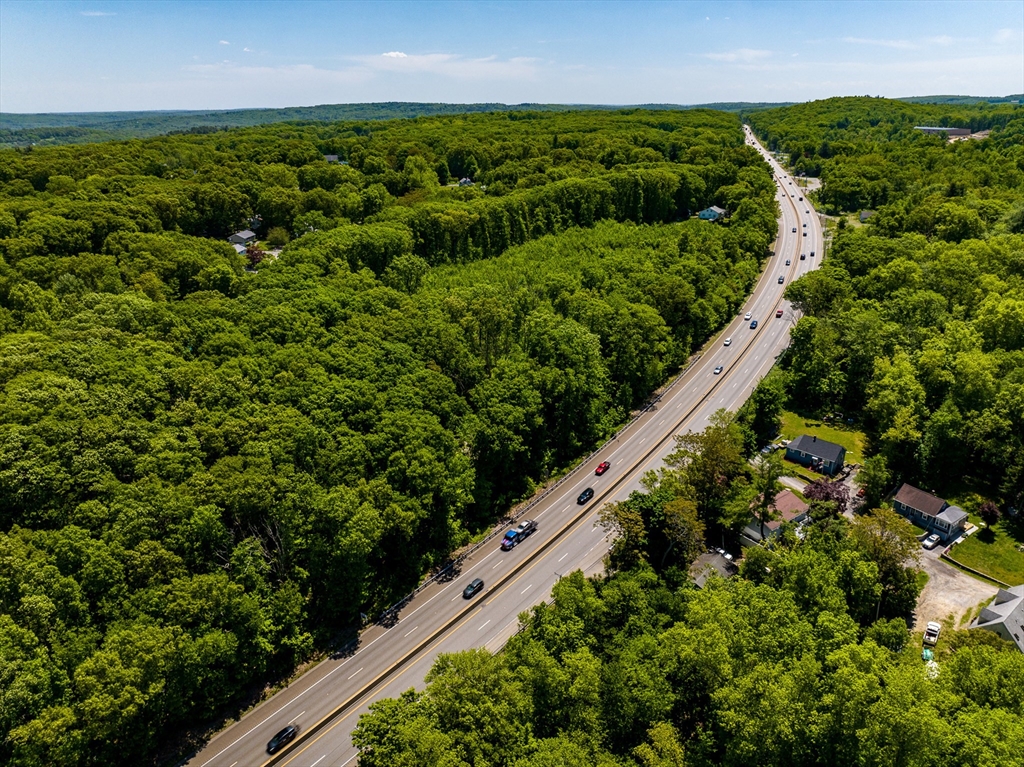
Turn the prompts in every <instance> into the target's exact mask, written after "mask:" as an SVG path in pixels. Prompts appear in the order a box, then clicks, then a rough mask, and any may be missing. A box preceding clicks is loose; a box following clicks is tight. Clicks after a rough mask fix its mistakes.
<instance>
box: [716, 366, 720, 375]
mask: <svg viewBox="0 0 1024 767" xmlns="http://www.w3.org/2000/svg"><path fill="white" fill-rule="evenodd" d="M721 372H722V366H721V365H719V366H718V367H716V368H715V375H718V374H719V373H721Z"/></svg>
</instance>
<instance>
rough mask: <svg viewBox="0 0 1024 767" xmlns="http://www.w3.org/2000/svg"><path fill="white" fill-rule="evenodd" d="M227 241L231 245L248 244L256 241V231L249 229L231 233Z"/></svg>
mask: <svg viewBox="0 0 1024 767" xmlns="http://www.w3.org/2000/svg"><path fill="white" fill-rule="evenodd" d="M228 242H230V243H231V244H232V245H250V244H252V243H254V242H256V232H254V231H252V230H251V229H245V230H243V231H241V232H235V233H234V234H233V235H231V236H230V237H228Z"/></svg>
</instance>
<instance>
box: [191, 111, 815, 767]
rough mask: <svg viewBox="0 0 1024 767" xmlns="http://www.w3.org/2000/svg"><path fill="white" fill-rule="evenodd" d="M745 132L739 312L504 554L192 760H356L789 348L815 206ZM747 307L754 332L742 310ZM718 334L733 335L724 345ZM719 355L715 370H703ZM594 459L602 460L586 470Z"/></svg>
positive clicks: (325, 766) (444, 587)
mask: <svg viewBox="0 0 1024 767" xmlns="http://www.w3.org/2000/svg"><path fill="white" fill-rule="evenodd" d="M744 131H745V133H746V142H747V143H748V144H750V145H752V146H754V147H755V148H757V149H758V151H759V152H761V154H762V155H763V156H764V157H765V160H766V161H767V162H769V163H770V164H771V165H772V169H773V172H774V173H775V178H776V187H777V198H778V200H779V204H780V207H781V217H780V219H779V234H778V238H777V240H776V248H775V255H774V256H772V257H771V258H770V259H769V260H768V262H767V265H766V267H765V270H764V272H763V274H762V275H761V278H760V280H759V281H758V283H757V285H756V287H755V289H754V292H753V294H752V295H751V296H750V297H749V298H748V300H747V302H746V304H745V305H744V307H743V309H742V310H741V313H740V315H739V316H738V317H737V318H736V319H734V320H733V322H732V323H730V325H729V326H728V327H727V328H726V329H725V330H724V331H723V332H722V333H721V335H720V336H719V337H718V339H717V340H715V341H712V342H709V344H708V347H707V348H706V351H705V353H704V354H703V355H702V356H701V357H700V359H699V360H697V361H696V362H695V363H694V364H692V365H691V366H690V367H689V368H688V369H687V370H686V371H685V372H684V373H683V374H682V375H681V376H679V377H678V378H677V380H676V381H675V382H674V383H673V384H672V385H671V386H670V387H669V389H668V390H667V391H666V392H665V393H664V395H663V396H662V397H661V399H660V400H659V401H658V402H657V403H656V404H655V405H654V406H652V407H651V408H650V409H649V410H648V411H646V412H645V413H644V414H643V415H642V416H641V417H640V418H638V419H637V420H636V421H634V422H633V423H632V424H631V425H630V426H629V427H628V428H627V429H625V430H624V431H623V432H621V433H620V434H619V435H618V436H617V438H615V439H613V440H611V441H610V442H609V443H608V444H607V445H605V446H604V447H603V448H602V449H601V450H600V451H598V452H597V453H595V454H594V455H593V456H592V457H591V458H590V459H589V461H588V462H587V463H586V464H585V465H583V466H581V467H580V468H579V469H578V470H577V471H576V472H574V473H573V474H572V475H571V476H570V477H569V478H568V479H567V480H566V481H563V482H562V483H561V484H559V485H558V487H556V488H554V489H553V490H552V491H549V492H548V493H547V494H546V495H545V496H544V497H543V498H542V500H541V501H540V502H539V503H538V504H537V505H536V506H535V507H534V508H533V509H532V510H531V512H530V514H529V516H530V518H531V519H534V520H536V521H537V526H538V529H537V531H536V532H534V533H533V534H532V535H530V536H529V537H528V538H526V539H525V540H524V541H523V542H522V543H520V544H519V545H517V546H516V547H515V548H513V549H512V550H511V551H507V552H504V551H501V550H500V548H499V541H498V540H497V539H494V540H493V543H492V544H490V545H487V546H484V547H481V548H480V549H478V550H477V551H475V552H474V553H473V554H472V555H471V556H470V557H468V558H467V559H466V561H465V562H463V563H462V565H461V571H460V572H459V573H458V574H457V575H456V576H455V577H454V578H453V579H451V580H449V581H447V582H435V583H432V584H430V585H428V586H427V587H426V588H424V589H423V590H421V591H420V592H419V593H417V594H416V596H415V597H414V598H413V599H412V600H411V601H409V602H408V603H407V604H406V605H405V606H404V607H403V608H402V610H401V612H400V613H399V614H398V616H397V617H398V619H397V621H396V622H393V623H392V624H391V625H388V626H380V625H374V626H371V627H369V628H367V629H365V630H364V631H363V632H362V634H361V635H360V639H359V645H358V648H357V649H356V650H355V651H354V652H352V653H351V654H350V655H348V656H347V657H340V658H335V659H331V660H327V661H324V662H323V663H320V664H319V665H317V666H316V667H315V668H313V669H312V670H311V671H310V672H309V673H307V674H305V675H304V676H302V677H301V678H300V679H298V680H296V681H295V682H294V683H293V684H292V685H291V686H289V687H288V688H287V689H285V690H282V691H281V692H280V693H278V694H277V695H275V696H274V697H273V698H271V699H269V700H267V701H266V702H264V703H263V704H261V705H260V706H258V707H257V708H255V709H253V710H252V711H251V712H249V713H248V714H247V715H246V716H245V717H243V718H242V719H241V720H240V721H239V722H237V723H236V724H234V725H232V726H231V727H228V728H227V729H225V730H223V731H222V732H221V733H219V734H218V735H217V736H216V737H214V738H213V739H212V740H211V741H210V743H209V744H208V745H207V746H206V748H204V749H203V750H202V751H201V752H200V753H199V754H198V755H196V756H195V757H193V758H192V759H191V760H190V761H189V765H191V767H259V766H260V765H264V764H274V765H291V766H292V767H344V765H353V767H354V764H355V762H356V759H357V756H358V754H357V751H356V749H355V748H354V747H353V746H352V741H351V733H352V730H353V729H354V728H355V725H356V723H357V722H358V719H359V716H360V714H362V713H364V712H365V711H366V710H367V708H368V707H369V705H370V703H372V702H373V701H374V700H378V699H380V698H384V697H394V696H396V695H398V694H399V693H401V692H402V691H404V690H407V689H409V688H410V687H415V688H417V689H422V688H423V679H424V676H425V675H426V673H427V671H428V670H429V669H430V666H431V665H432V663H433V661H434V659H435V658H436V657H437V655H438V653H442V652H456V651H459V650H465V649H469V648H473V647H487V648H488V649H490V650H492V651H497V650H499V649H500V648H501V647H502V646H503V645H504V643H505V642H506V641H507V640H508V639H509V637H511V636H512V635H513V634H514V633H515V632H516V631H517V629H518V617H517V616H518V615H519V613H520V612H522V611H523V610H526V609H529V608H530V607H532V606H533V605H535V604H537V603H539V602H541V601H543V600H545V599H546V598H547V596H548V595H549V594H550V592H551V588H552V586H553V585H554V583H555V582H556V581H557V580H558V578H560V577H561V576H562V575H564V574H566V573H570V572H572V571H574V570H577V569H582V570H583V571H584V572H585V573H586V574H587V575H591V574H593V573H596V572H598V571H600V570H601V568H602V558H603V557H604V555H605V553H606V552H607V551H608V546H609V539H608V536H607V535H606V534H605V532H604V530H602V529H601V528H600V527H598V526H597V525H596V520H597V514H598V510H599V509H600V507H601V506H602V505H604V504H605V503H606V502H608V501H615V500H623V499H625V498H626V497H627V496H628V495H629V494H630V493H631V492H632V491H633V490H636V489H638V488H639V487H640V478H641V477H642V476H643V474H644V473H646V472H647V471H651V470H654V469H657V468H658V467H659V466H660V465H661V464H662V461H663V460H664V458H665V456H666V455H667V454H669V453H670V452H672V451H673V449H674V447H675V441H674V439H673V437H674V436H675V435H677V434H681V433H685V432H687V431H699V430H701V429H703V428H704V427H705V426H706V425H707V424H708V419H709V418H710V416H711V415H712V414H713V413H714V412H715V411H716V410H718V409H720V408H727V409H729V410H736V409H737V408H738V407H739V406H740V405H742V404H743V402H745V401H746V399H747V398H748V397H749V395H750V393H751V391H752V390H753V389H754V387H755V386H756V385H757V383H758V381H760V380H761V378H762V377H764V375H765V374H766V373H767V372H768V371H769V369H771V367H772V365H773V364H774V363H775V359H776V357H777V356H778V354H779V353H780V352H781V351H782V349H783V348H784V347H785V346H786V345H787V343H788V339H789V328H790V326H791V325H792V324H793V323H794V322H795V321H796V319H797V318H796V316H795V314H794V310H793V309H792V308H791V307H790V306H789V303H788V302H787V301H785V300H784V299H783V298H782V293H783V291H784V290H785V288H786V286H787V285H788V284H789V283H790V282H791V281H792V280H794V279H796V278H797V277H799V276H800V275H802V274H804V273H805V272H807V271H810V270H811V269H814V268H816V266H817V265H818V263H819V261H820V260H821V256H822V253H823V252H824V251H823V239H822V231H821V226H820V223H819V221H818V217H817V216H816V215H815V213H814V210H813V208H812V207H811V205H810V203H809V202H807V201H805V200H803V201H802V200H800V199H799V197H801V196H802V195H803V190H802V189H801V188H800V187H798V186H796V184H795V183H793V181H792V179H791V178H789V176H788V175H787V174H786V173H785V172H784V171H783V170H782V168H781V167H780V166H779V165H778V164H777V163H775V161H774V160H773V159H772V158H771V157H770V155H768V153H767V152H766V151H765V150H764V149H763V148H762V147H761V146H760V145H759V144H758V143H757V142H756V140H755V139H754V137H753V134H752V133H751V132H750V131H749V129H748V128H746V126H744ZM710 225H711V224H709V226H710ZM812 252H813V253H814V256H811V255H810V254H811V253H812ZM801 254H805V255H806V259H805V260H801ZM787 259H788V260H789V261H790V265H789V266H786V260H787ZM780 277H782V278H783V279H782V282H780V281H779V278H780ZM780 309H781V310H782V316H781V317H778V318H777V317H776V313H777V312H778V310H780ZM748 312H749V313H750V319H751V320H757V323H758V324H757V327H756V329H752V328H750V324H751V323H750V320H747V319H744V315H745V314H746V313H748ZM726 338H731V339H732V341H731V343H730V344H729V345H728V346H726V345H724V341H725V339H726ZM718 366H722V371H721V373H720V374H716V373H715V372H714V371H715V368H717V367H718ZM602 461H608V462H610V463H611V468H610V469H609V470H608V471H607V472H606V473H605V474H604V475H602V476H595V475H594V469H595V468H596V467H597V465H598V464H599V463H600V462H602ZM588 487H589V488H593V490H594V497H593V498H592V499H591V500H590V501H588V502H587V503H586V504H583V505H580V504H578V503H577V502H576V499H577V496H579V494H580V493H581V492H582V491H583V490H584V489H586V488H588ZM474 578H481V579H482V580H483V581H484V584H485V587H484V589H483V591H482V592H481V593H480V594H478V595H477V596H476V597H474V598H473V599H470V600H466V599H463V596H462V590H463V588H464V587H465V586H466V584H468V583H469V582H470V581H471V580H473V579H474ZM288 724H296V725H297V726H298V727H299V729H300V734H299V736H298V738H297V739H296V740H295V741H294V742H293V743H292V744H291V745H290V746H289V747H287V748H285V749H284V750H282V751H281V752H280V753H278V754H277V755H275V756H274V757H269V756H268V755H267V753H266V744H267V741H269V740H270V738H271V737H272V736H273V735H274V734H275V733H276V732H278V731H279V730H280V729H281V728H283V727H285V726H286V725H288Z"/></svg>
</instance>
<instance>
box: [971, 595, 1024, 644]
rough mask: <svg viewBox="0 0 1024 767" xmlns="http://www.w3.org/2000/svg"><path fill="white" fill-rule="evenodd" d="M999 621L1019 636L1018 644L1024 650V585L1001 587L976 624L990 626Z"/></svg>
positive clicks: (984, 626)
mask: <svg viewBox="0 0 1024 767" xmlns="http://www.w3.org/2000/svg"><path fill="white" fill-rule="evenodd" d="M997 623H1001V624H1003V625H1004V626H1005V627H1006V629H1007V630H1008V631H1009V632H1010V633H1011V634H1012V635H1013V636H1015V637H1017V642H1016V644H1017V646H1018V647H1020V648H1021V650H1024V585H1022V586H1011V587H1010V588H1008V589H999V591H998V593H997V594H996V598H995V599H994V600H992V604H990V605H989V606H988V607H986V608H984V609H983V610H982V611H981V615H979V616H978V620H977V623H976V624H975V625H976V626H977V628H990V627H991V626H993V625H994V624H997Z"/></svg>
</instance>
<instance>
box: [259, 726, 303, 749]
mask: <svg viewBox="0 0 1024 767" xmlns="http://www.w3.org/2000/svg"><path fill="white" fill-rule="evenodd" d="M298 734H299V728H298V727H296V726H295V725H294V724H290V725H288V726H287V727H285V728H284V729H283V730H281V731H280V732H279V733H277V735H275V736H274V737H272V738H271V739H270V742H269V743H268V744H267V753H268V754H276V753H277V752H278V751H280V750H281V748H282V747H284V746H287V745H288V744H289V743H291V742H292V741H293V740H295V736H296V735H298Z"/></svg>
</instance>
